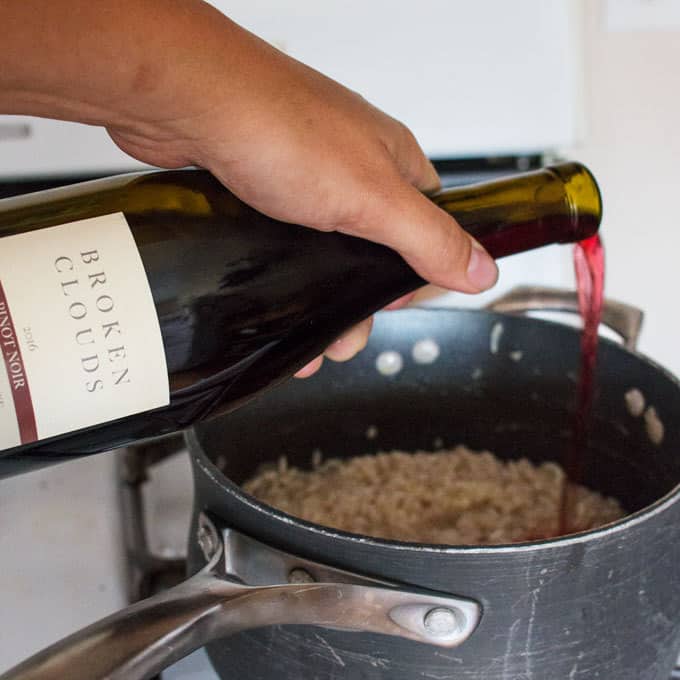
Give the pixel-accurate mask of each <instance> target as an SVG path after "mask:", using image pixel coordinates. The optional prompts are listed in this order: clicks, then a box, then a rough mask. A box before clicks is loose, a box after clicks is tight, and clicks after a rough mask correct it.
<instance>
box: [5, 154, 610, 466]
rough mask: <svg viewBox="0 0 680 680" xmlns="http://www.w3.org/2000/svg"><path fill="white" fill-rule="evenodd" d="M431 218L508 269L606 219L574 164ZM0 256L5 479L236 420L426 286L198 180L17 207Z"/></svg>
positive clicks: (337, 239)
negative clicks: (513, 260)
mask: <svg viewBox="0 0 680 680" xmlns="http://www.w3.org/2000/svg"><path fill="white" fill-rule="evenodd" d="M432 200H433V201H435V202H436V203H437V204H438V205H439V206H441V207H442V209H444V210H446V211H448V212H449V213H451V214H453V215H454V216H455V217H456V218H457V219H458V221H459V222H460V223H461V224H462V225H463V226H464V227H465V228H466V229H467V230H468V231H469V232H470V233H471V234H473V235H474V236H475V237H476V238H477V239H478V240H479V241H481V243H482V244H483V245H485V246H486V247H487V249H488V250H489V251H490V253H491V254H492V255H494V256H496V257H499V256H502V255H508V254H511V253H516V252H520V251H523V250H528V249H529V248H534V247H538V246H541V245H545V244H548V243H566V242H574V241H577V240H579V239H582V238H584V237H586V236H589V235H591V234H593V233H595V232H596V230H597V228H598V225H599V221H600V213H601V203H600V196H599V192H598V189H597V185H596V183H595V181H594V179H593V178H592V176H591V175H590V173H589V172H588V171H587V170H586V169H585V168H584V167H583V166H580V165H578V164H576V163H565V164H561V165H558V166H554V167H552V168H546V169H543V170H539V171H535V172H530V173H524V174H520V175H515V176H511V177H508V178H504V179H499V180H494V181H491V182H486V183H481V184H477V185H473V186H468V187H456V188H453V189H448V190H443V191H441V192H440V193H439V194H437V195H435V196H433V197H432ZM0 239H2V248H0V284H1V285H2V286H3V290H4V291H5V293H6V295H5V296H2V299H0V337H2V338H5V344H4V346H3V347H2V350H3V352H2V356H1V358H0V359H4V368H5V369H6V373H7V375H3V374H2V369H3V362H2V360H0V378H3V379H5V378H6V380H5V384H6V385H7V386H8V387H7V388H6V389H5V391H4V392H3V388H2V384H1V383H0V441H3V437H4V441H5V442H7V441H9V442H15V443H14V444H12V443H10V444H7V443H5V444H4V445H2V446H0V449H4V450H3V451H2V453H1V454H0V476H3V475H8V474H13V473H16V472H21V471H25V470H27V469H29V468H31V467H38V466H41V465H45V464H47V463H48V462H57V461H59V460H63V459H66V458H70V457H74V456H79V455H85V454H90V453H96V452H100V451H104V450H108V449H111V448H115V447H119V446H123V445H126V444H128V443H131V442H134V441H138V440H143V439H146V438H150V437H155V436H159V435H163V434H167V433H171V432H174V431H177V430H181V429H183V428H185V427H187V426H189V425H191V424H192V423H194V422H196V421H198V420H201V419H203V418H206V417H209V416H212V415H215V414H218V413H223V412H225V411H229V410H231V409H234V408H237V407H238V406H239V405H241V404H243V403H244V402H245V401H247V400H248V399H250V398H252V397H253V396H254V395H256V394H258V393H259V392H260V391H262V390H264V389H267V388H269V387H271V386H273V385H275V384H277V383H278V382H280V381H281V380H283V379H285V378H286V377H288V376H290V375H292V374H293V373H294V372H295V371H296V370H298V369H299V368H300V367H301V366H303V365H304V364H305V363H307V362H308V361H309V360H311V359H312V358H313V357H314V356H315V355H317V354H319V353H320V352H321V351H323V349H324V348H325V347H326V346H327V345H328V344H330V342H332V341H333V340H334V339H335V338H336V337H338V336H339V335H340V334H341V333H342V332H344V331H345V330H346V329H348V328H349V327H351V326H352V325H353V324H355V323H357V322H358V321H360V320H361V319H363V318H365V317H367V316H369V315H370V314H372V313H373V312H375V311H376V310H378V309H380V308H382V307H383V306H385V305H386V304H387V303H389V302H391V301H392V300H394V299H395V298H397V297H399V296H401V295H403V294H405V293H407V292H410V291H412V290H414V289H416V288H417V287H419V286H420V285H422V284H423V281H422V280H421V279H420V278H419V277H418V275H417V274H416V273H415V272H414V271H413V270H412V269H411V268H410V267H409V266H408V265H407V264H406V263H405V262H404V260H403V259H402V258H401V257H400V256H399V255H398V254H397V253H396V252H394V251H392V250H390V249H389V248H386V247H384V246H380V245H377V244H374V243H371V242H368V241H365V240H361V239H357V238H353V237H349V236H345V235H342V234H338V233H321V232H318V231H315V230H313V229H307V228H304V227H299V226H296V225H291V224H284V223H281V222H278V221H276V220H273V219H271V218H269V217H267V216H265V215H263V214H261V213H259V212H257V211H255V210H253V209H252V208H250V207H249V206H247V205H246V204H244V203H243V202H241V201H240V200H238V199H237V198H236V197H235V196H233V195H232V194H231V193H230V192H229V191H227V190H226V189H225V188H224V187H222V186H221V185H220V184H219V183H218V182H217V180H215V179H214V178H213V177H212V176H211V175H210V174H209V173H207V172H205V171H201V170H180V171H160V172H150V173H138V174H134V175H125V176H119V177H114V178H109V179H105V180H96V181H93V182H87V183H84V184H80V185H74V186H72V187H65V188H61V189H54V190H50V191H45V192H40V193H36V194H31V195H27V196H22V197H17V198H11V199H5V200H4V201H0ZM3 258H4V259H3ZM12 319H13V320H14V322H13V323H12ZM3 320H4V321H3ZM12 380H14V381H15V382H14V384H12V383H11V381H12ZM10 392H11V396H10ZM12 399H13V400H14V403H13V405H12V403H11V401H12ZM12 406H13V408H10V407H12ZM3 409H4V411H3ZM28 412H31V413H33V415H34V420H35V423H31V422H30V418H27V417H26V413H28ZM3 418H4V420H3ZM12 418H14V421H12ZM2 423H5V425H2ZM27 423H28V425H30V427H27V426H26V424H27ZM3 428H4V431H3ZM12 428H14V430H15V431H14V430H12V431H10V430H11V429H12Z"/></svg>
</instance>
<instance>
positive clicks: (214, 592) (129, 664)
mask: <svg viewBox="0 0 680 680" xmlns="http://www.w3.org/2000/svg"><path fill="white" fill-rule="evenodd" d="M221 548H222V546H221V545H220V546H218V550H217V552H216V554H215V556H214V557H213V558H212V559H211V561H210V562H209V564H208V565H207V566H206V567H205V569H204V570H202V571H201V572H199V573H198V574H196V575H195V576H193V577H191V578H190V579H188V580H187V581H185V582H184V583H181V584H180V585H178V586H175V587H174V588H171V589H169V590H167V591H164V592H162V593H159V594H157V595H154V596H153V597H150V598H148V599H146V600H142V601H141V602H138V603H136V604H134V605H132V606H130V607H128V608H127V609H123V610H122V611H119V612H117V613H115V614H113V615H112V616H109V617H106V618H104V619H102V620H101V621H98V622H97V623H94V624H92V625H91V626H88V627H87V628H84V629H83V630H81V631H79V632H77V633H74V634H73V635H71V636H69V637H67V638H65V639H64V640H61V641H60V642H57V643H55V644H54V645H52V646H51V647H48V648H47V649H45V650H43V651H42V652H39V653H38V654H36V655H35V656H33V657H31V658H30V659H28V660H26V661H24V662H23V663H21V664H19V665H18V666H16V667H15V668H13V669H11V670H9V671H8V672H7V673H5V674H3V675H2V676H0V680H64V678H69V680H146V679H147V678H150V677H152V676H154V675H156V674H157V673H159V672H160V671H162V670H163V669H164V668H167V667H168V666H170V665H171V664H172V663H174V662H175V661H178V660H179V659H181V658H182V657H184V656H186V655H187V654H189V653H191V652H192V651H194V650H196V649H198V648H199V647H202V646H203V645H205V644H207V643H209V642H211V641H213V640H216V639H219V638H222V637H225V636H227V635H231V634H233V633H236V632H239V631H243V630H248V629H252V628H259V627H262V626H271V625H285V624H298V625H299V624H303V625H305V624H307V625H317V626H323V627H326V628H334V629H340V630H346V631H356V632H371V633H382V634H384V635H393V636H397V637H401V638H406V639H410V640H417V641H419V642H426V643H429V644H433V645H438V646H442V647H453V646H456V645H458V644H460V643H462V642H463V641H465V640H466V639H467V638H468V637H469V636H470V635H471V634H472V632H473V631H474V629H475V628H476V626H477V623H478V622H479V617H480V614H481V611H480V608H479V606H478V605H477V604H476V603H474V602H472V601H468V600H461V599H460V598H451V597H444V596H437V595H435V594H430V593H425V592H423V593H421V592H410V591H404V590H401V589H397V588H383V587H378V586H370V585H358V584H353V583H314V582H312V583H285V584H281V585H269V586H266V585H265V586H247V585H243V584H241V583H237V582H235V581H232V580H230V579H228V578H225V577H224V576H223V575H219V574H218V573H217V571H216V568H217V567H219V564H220V560H221V558H222V555H223V550H222V549H221Z"/></svg>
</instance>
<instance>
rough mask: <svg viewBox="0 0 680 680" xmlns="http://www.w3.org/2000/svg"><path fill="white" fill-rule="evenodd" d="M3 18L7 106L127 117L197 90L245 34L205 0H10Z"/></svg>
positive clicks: (91, 118) (93, 117) (92, 117)
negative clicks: (211, 64)
mask: <svg viewBox="0 0 680 680" xmlns="http://www.w3.org/2000/svg"><path fill="white" fill-rule="evenodd" d="M0 25H1V26H2V27H3V30H2V33H3V45H2V49H1V50H0V113H14V114H25V115H37V116H45V117H50V118H62V119H66V120H76V121H81V122H86V123H92V124H100V125H112V124H113V125H120V126H124V125H125V124H126V122H127V120H126V119H128V118H130V119H133V120H134V122H135V123H137V122H138V119H139V117H140V112H141V111H143V108H144V103H145V102H147V101H151V100H154V99H158V98H160V99H163V98H168V99H172V98H177V97H178V96H180V95H181V97H182V99H183V100H185V101H187V100H188V101H190V100H191V97H192V95H194V94H195V95H196V97H200V96H201V95H202V94H203V93H204V92H205V91H206V89H209V88H210V86H211V83H210V82H209V80H210V79H211V78H213V79H214V78H215V71H214V69H212V68H208V67H207V64H205V63H203V62H205V60H206V56H207V55H209V56H211V57H212V58H213V59H223V60H224V73H225V75H226V74H227V73H228V72H229V70H230V68H231V67H232V66H233V64H231V65H230V64H228V63H227V62H228V61H229V56H230V55H229V53H235V52H236V51H237V49H238V45H236V44H230V43H231V42H237V41H238V40H243V38H244V35H248V34H246V32H245V31H243V30H242V29H240V28H239V27H237V26H235V25H234V24H233V23H232V22H230V21H229V20H228V19H227V18H226V17H224V16H223V15H221V14H220V13H219V12H218V11H217V10H215V9H214V8H212V7H211V6H209V5H208V4H206V3H203V2H201V1H200V0H95V1H93V0H5V2H2V3H0ZM180 89H181V92H180V91H179V90H180ZM192 90H195V92H192ZM169 115H172V113H171V112H170V114H169Z"/></svg>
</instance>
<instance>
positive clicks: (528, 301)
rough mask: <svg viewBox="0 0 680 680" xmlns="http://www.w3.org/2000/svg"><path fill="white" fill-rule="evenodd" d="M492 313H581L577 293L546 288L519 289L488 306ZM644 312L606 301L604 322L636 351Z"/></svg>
mask: <svg viewBox="0 0 680 680" xmlns="http://www.w3.org/2000/svg"><path fill="white" fill-rule="evenodd" d="M486 308H487V309H488V310H490V311H492V312H506V313H510V314H524V313H526V312H573V313H575V314H578V313H579V306H578V296H577V294H576V292H574V291H570V290H565V289H562V288H549V287H543V286H518V287H517V288H513V289H512V290H511V291H510V292H508V293H507V294H505V295H503V296H502V297H500V298H498V299H497V300H494V301H493V302H491V303H490V304H488V305H487V307H486ZM643 316H644V315H643V312H642V310H640V309H638V308H637V307H633V306H632V305H628V304H626V303H624V302H619V301H617V300H605V301H604V304H603V307H602V323H603V324H604V325H605V326H607V327H608V328H611V330H613V331H614V332H615V333H616V334H617V335H618V336H619V337H620V338H621V340H622V341H623V346H624V347H625V348H626V349H629V350H631V351H635V349H636V348H637V341H638V338H639V336H640V330H641V329H642V319H643Z"/></svg>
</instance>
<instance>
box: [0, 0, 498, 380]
mask: <svg viewBox="0 0 680 680" xmlns="http://www.w3.org/2000/svg"><path fill="white" fill-rule="evenodd" d="M36 1H37V0H22V3H10V9H9V10H3V12H5V11H8V12H9V17H8V19H9V28H10V30H9V31H8V35H9V36H12V35H13V32H12V26H13V24H12V21H11V20H12V13H13V12H14V13H15V14H18V17H16V18H15V23H14V29H13V30H14V31H15V32H17V31H18V32H19V38H18V39H17V41H16V42H17V48H16V49H18V50H20V49H22V45H23V44H24V43H27V44H30V45H32V46H36V45H39V46H42V49H45V45H47V46H48V47H49V45H50V39H53V40H54V42H55V45H56V44H57V41H58V44H59V45H60V46H63V44H65V43H64V41H65V40H66V38H69V40H70V42H68V44H70V45H71V46H72V49H71V50H69V51H68V52H69V56H68V58H69V59H71V61H70V62H68V63H67V64H60V65H59V66H60V67H61V68H56V67H55V68H53V69H51V70H49V71H47V72H46V71H45V69H44V68H41V69H38V67H37V66H35V65H34V66H33V68H32V70H31V68H30V63H31V60H36V59H37V58H36V57H35V49H33V48H32V49H33V51H32V52H28V51H26V50H25V53H24V54H22V55H19V56H22V59H18V58H17V59H16V63H15V64H13V68H14V71H22V70H23V71H26V70H27V69H28V70H29V71H31V72H33V71H37V70H40V80H41V82H42V80H45V79H47V80H48V81H49V82H48V85H45V84H41V88H42V90H45V89H49V88H52V90H58V92H57V94H55V93H54V92H52V91H50V93H49V94H50V97H51V99H50V98H47V97H45V94H44V92H42V91H41V92H38V96H37V97H36V96H34V97H33V98H31V97H30V96H28V97H26V95H25V93H24V90H26V89H27V88H26V87H25V85H24V84H23V83H22V84H21V85H22V87H17V86H15V90H14V92H13V91H12V83H10V84H9V85H10V87H9V92H10V94H13V95H14V96H13V97H12V98H11V102H12V104H9V105H10V106H14V107H15V110H16V108H17V106H20V104H17V102H23V100H25V99H27V100H28V102H29V104H30V107H32V109H33V110H32V111H28V112H29V113H36V110H37V115H45V113H44V111H45V110H47V112H48V115H51V116H53V117H65V118H69V119H75V120H83V121H85V122H93V123H96V124H103V125H105V126H106V127H107V129H108V130H109V133H110V135H111V137H112V138H113V140H114V141H115V142H116V144H118V146H119V147H120V148H122V149H123V150H124V151H126V152H127V153H128V154H130V155H131V156H133V157H135V158H137V159H139V160H141V161H144V162H146V163H150V164H152V165H157V166H160V167H165V168H176V167H182V166H186V165H198V166H201V167H204V168H206V169H208V170H210V171H211V172H212V173H213V174H214V175H215V176H216V177H217V178H218V179H220V180H221V181H222V182H223V183H224V184H225V185H226V186H227V187H228V188H229V189H230V190H231V191H233V192H234V193H235V194H236V195H237V196H239V197H240V198H241V199H242V200H243V201H245V202H246V203H249V204H250V205H252V206H253V207H255V208H256V209H258V210H260V211H261V212H263V213H266V214H268V215H270V216H271V217H274V218H277V219H279V220H283V221H288V222H293V223H297V224H302V225H306V226H308V227H312V228H315V229H320V230H323V231H340V232H343V233H346V234H350V235H354V236H359V237H363V238H366V239H370V240H372V241H376V242H378V243H382V244H385V245H387V246H390V247H392V248H394V249H395V250H397V251H398V252H399V253H400V254H401V255H402V256H403V257H404V259H405V260H406V261H407V262H408V263H409V264H410V265H411V266H412V267H413V268H414V269H415V270H416V271H417V272H418V273H419V274H420V275H421V276H422V277H423V278H424V279H426V280H427V281H430V282H432V283H434V284H437V285H439V286H442V287H444V288H448V289H455V290H459V291H464V292H478V291H481V290H484V289H486V288H488V287H490V286H491V285H493V284H494V283H495V281H496V277H497V270H496V266H495V264H494V262H493V260H492V259H491V258H490V257H489V256H488V254H487V253H486V252H485V251H484V250H483V249H482V248H481V246H479V245H478V244H476V243H475V242H474V241H473V239H471V238H470V237H469V236H468V235H467V234H466V233H465V232H464V231H463V230H462V229H461V228H460V227H459V226H458V224H457V223H456V222H455V221H454V220H453V219H452V218H451V217H450V216H448V215H447V214H446V213H444V212H443V211H442V210H440V209H439V208H438V207H436V206H435V205H434V204H433V203H432V202H431V201H429V200H428V199H427V198H426V197H425V196H424V195H423V193H422V192H427V191H431V190H433V189H436V188H437V187H438V186H439V178H438V177H437V174H436V172H435V170H434V168H433V167H432V165H431V164H430V163H429V162H428V160H427V159H426V158H425V156H424V154H423V153H422V151H421V149H420V147H419V146H418V144H417V142H416V140H415V139H414V137H413V135H412V134H411V133H410V132H409V131H408V130H407V129H406V128H405V127H404V126H403V125H402V124H400V123H399V122H397V121H396V120H394V119H393V118H390V117H389V116H387V115H386V114H384V113H382V112H381V111H379V110H378V109H376V108H375V107H373V106H371V105H370V104H369V103H368V102H366V101H365V100H364V99H362V98H361V97H360V96H359V95H357V94H356V93H354V92H352V91H350V90H348V89H346V88H345V87H343V86H341V85H339V84H338V83H336V82H334V81H332V80H330V79H329V78H326V77H325V76H323V75H321V74H320V73H318V72H316V71H314V70H313V69H311V68H308V67H307V66H305V65H303V64H301V63H300V62H297V61H295V60H294V59H292V58H290V57H288V56H286V55H285V54H283V53H281V52H279V51H277V50H276V49H274V48H273V47H271V46H270V45H269V44H267V43H265V42H264V41H262V40H260V39H258V38H257V37H255V36H254V35H252V34H251V33H249V32H247V31H245V30H244V29H242V28H241V27H239V26H237V25H236V24H234V23H233V22H232V21H230V20H229V19H228V18H226V17H225V16H223V15H222V14H220V13H219V12H218V11H217V10H215V9H214V8H213V7H211V6H210V5H208V4H206V3H204V2H202V1H201V0H118V2H117V3H116V4H115V11H116V17H117V18H116V21H115V22H112V21H110V16H109V15H108V14H107V12H111V11H112V9H111V7H107V6H108V5H109V3H108V2H102V3H92V2H90V1H89V0H53V2H51V3H49V4H48V5H47V6H46V5H45V4H44V3H38V4H39V6H40V7H42V8H43V9H41V10H40V11H37V9H36V8H31V7H30V5H32V4H35V2H36ZM12 6H13V7H12ZM45 7H47V9H45ZM66 9H70V13H69V16H70V17H72V20H70V21H69V22H68V27H72V25H73V22H78V21H79V22H80V23H81V24H83V25H82V26H80V30H76V29H77V28H78V27H77V26H76V28H75V29H73V35H71V36H66V38H65V37H64V35H63V31H64V30H65V28H66V25H65V23H64V22H63V18H62V17H63V15H64V12H65V10H66ZM46 12H48V13H49V12H54V17H52V18H50V16H45V13H46ZM22 13H23V14H22ZM36 15H38V16H40V17H41V21H42V22H43V23H42V24H41V26H43V28H44V29H45V31H46V32H48V35H43V36H38V37H36V36H35V35H33V34H32V37H31V40H28V41H26V40H25V37H26V36H24V39H21V34H20V31H21V30H22V28H23V27H25V25H26V23H27V22H29V23H30V22H31V21H35V19H34V18H33V17H34V16H36ZM76 17H77V18H76ZM5 18H6V19H7V17H5ZM51 22H53V23H55V24H56V28H55V29H54V35H52V33H49V31H50V30H51V28H50V27H51ZM5 23H7V22H5ZM93 27H95V28H96V30H92V29H93ZM10 39H11V38H10ZM72 43H73V44H72ZM11 47H12V46H11V45H10V48H11ZM9 52H10V54H11V53H12V50H11V49H10V50H9ZM54 52H55V53H56V49H55V50H54ZM61 52H64V50H63V49H61V51H60V53H61ZM88 60H89V61H88ZM40 61H41V60H40V59H37V61H36V62H35V63H36V64H39V63H40ZM43 61H44V59H43ZM27 62H28V63H29V66H27V65H26V64H27ZM112 64H114V65H115V68H112V66H111V65H112ZM0 65H2V64H0ZM10 65H12V61H11V59H10ZM53 73H56V74H58V75H52V74H53ZM50 78H56V79H57V80H56V84H55V82H53V81H52V80H49V79H50ZM0 85H2V75H0ZM57 86H58V87H57ZM28 89H30V88H28ZM8 101H9V100H8ZM55 101H56V102H57V103H55ZM1 105H2V94H1V93H0V106H1ZM59 106H61V107H62V110H63V112H61V111H59V110H58V111H57V114H56V115H55V108H56V109H59ZM6 107H7V104H6V105H5V110H6ZM30 107H29V108H30ZM25 109H26V106H25V105H24V108H23V110H22V111H19V112H23V113H26V112H27V111H26V110H25ZM402 303H403V301H402ZM370 324H371V322H370V320H367V321H365V322H363V323H362V324H360V325H359V326H358V327H357V328H356V329H355V330H354V331H351V332H350V333H348V334H347V335H345V336H344V337H343V338H340V339H339V340H338V341H337V342H335V343H334V344H333V345H331V347H329V348H328V349H327V351H326V356H328V357H330V358H332V359H335V360H345V359H348V358H350V357H351V356H352V355H353V354H354V353H356V352H357V351H358V350H359V349H361V348H362V347H363V346H364V345H365V343H366V339H367V337H368V333H369V331H370ZM319 365H320V360H317V361H316V362H314V363H313V365H311V366H310V367H307V368H306V369H303V371H301V372H300V374H301V375H308V374H310V373H311V372H313V370H314V369H315V368H318V366H319Z"/></svg>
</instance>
